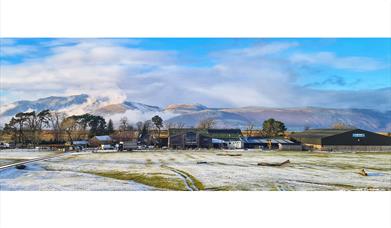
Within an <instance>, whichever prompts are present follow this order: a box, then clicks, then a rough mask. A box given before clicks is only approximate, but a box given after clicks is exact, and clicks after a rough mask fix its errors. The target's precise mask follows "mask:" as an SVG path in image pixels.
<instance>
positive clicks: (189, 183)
mask: <svg viewBox="0 0 391 228" xmlns="http://www.w3.org/2000/svg"><path fill="white" fill-rule="evenodd" d="M162 167H164V168H167V169H169V170H171V171H172V172H174V173H175V174H177V175H178V176H179V177H180V178H181V179H182V180H183V182H184V183H185V185H186V188H187V189H188V190H189V191H199V189H198V188H197V186H196V185H195V184H194V181H193V179H192V178H191V177H189V176H188V175H187V173H185V172H183V171H182V170H179V169H175V168H172V167H168V166H162Z"/></svg>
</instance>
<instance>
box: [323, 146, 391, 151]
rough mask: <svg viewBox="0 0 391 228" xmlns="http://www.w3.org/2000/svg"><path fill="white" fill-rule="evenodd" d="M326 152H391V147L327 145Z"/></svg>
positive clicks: (324, 148)
mask: <svg viewBox="0 0 391 228" xmlns="http://www.w3.org/2000/svg"><path fill="white" fill-rule="evenodd" d="M322 150H324V151H335V152H338V151H340V152H391V146H365V145H361V146H360V145H359V146H348V145H327V146H323V147H322Z"/></svg>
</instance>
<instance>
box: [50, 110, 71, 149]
mask: <svg viewBox="0 0 391 228" xmlns="http://www.w3.org/2000/svg"><path fill="white" fill-rule="evenodd" d="M66 117H67V116H66V114H65V113H63V112H51V113H50V118H49V121H50V125H51V126H52V129H53V135H54V140H55V141H56V142H59V141H60V138H61V135H62V132H63V129H62V127H61V123H62V122H63V121H64V120H65V118H66Z"/></svg>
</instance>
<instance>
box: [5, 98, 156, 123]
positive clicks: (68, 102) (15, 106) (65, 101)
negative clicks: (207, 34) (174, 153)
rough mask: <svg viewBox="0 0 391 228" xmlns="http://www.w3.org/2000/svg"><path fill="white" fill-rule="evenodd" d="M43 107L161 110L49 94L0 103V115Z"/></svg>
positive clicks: (104, 111) (108, 111) (81, 111)
mask: <svg viewBox="0 0 391 228" xmlns="http://www.w3.org/2000/svg"><path fill="white" fill-rule="evenodd" d="M45 109H49V110H52V111H60V112H65V113H67V114H69V115H79V114H84V113H91V114H101V115H104V116H107V115H111V114H116V113H124V112H126V111H127V110H137V111H140V112H142V113H144V112H157V111H161V109H160V108H159V107H156V106H151V105H145V104H141V103H137V102H130V101H124V102H122V103H115V102H112V101H111V100H110V99H109V98H107V97H91V96H89V95H86V94H80V95H74V96H67V97H59V96H51V97H46V98H41V99H38V100H35V101H26V100H23V101H17V102H14V103H11V104H5V105H1V106H0V117H7V116H14V115H15V114H17V113H19V112H27V111H31V110H35V111H38V112H39V111H42V110H45Z"/></svg>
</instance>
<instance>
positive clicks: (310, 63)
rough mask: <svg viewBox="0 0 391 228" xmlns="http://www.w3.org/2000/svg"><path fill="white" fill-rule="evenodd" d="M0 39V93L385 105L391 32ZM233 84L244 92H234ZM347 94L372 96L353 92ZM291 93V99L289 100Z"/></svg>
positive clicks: (6, 97) (11, 96) (7, 96)
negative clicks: (355, 35)
mask: <svg viewBox="0 0 391 228" xmlns="http://www.w3.org/2000/svg"><path fill="white" fill-rule="evenodd" d="M0 41H1V57H0V61H1V65H2V68H1V81H2V85H1V87H0V89H1V90H0V96H1V101H2V103H8V102H13V101H16V100H21V99H36V98H39V97H42V96H49V95H70V94H77V93H88V94H92V95H96V94H98V95H100V96H109V97H112V98H113V101H119V100H121V99H122V100H124V99H126V100H134V101H139V102H145V103H149V104H153V105H160V106H165V105H168V104H171V103H206V105H209V106H216V107H227V106H234V107H235V106H275V107H279V106H281V107H286V106H327V107H336V108H338V107H347V108H379V109H387V105H388V104H389V97H388V96H389V95H390V92H389V91H390V87H391V71H390V59H391V51H390V50H391V39H386V38H382V39H377V38H351V39H346V38H345V39H325V38H303V39H298V38H259V39H253V38H219V39H216V38H131V39H123V38H121V39H75V38H72V39H1V40H0ZM75 81H79V82H80V83H77V82H75ZM91 81H93V82H95V83H93V84H91V83H90V82H91ZM59 84H63V85H62V86H60V85H59ZM270 85H273V86H274V87H275V88H276V89H277V90H278V92H279V93H278V97H280V98H276V97H277V95H276V92H275V91H273V90H271V89H270ZM235 89H241V92H242V94H243V96H246V97H245V98H242V97H240V96H237V95H232V93H233V94H235ZM97 91H102V92H103V93H102V92H97ZM157 91H159V92H160V93H161V94H157ZM349 94H354V96H355V97H357V94H359V96H371V97H373V99H367V98H365V99H362V102H359V101H356V100H355V99H354V97H350V96H353V95H349ZM327 96H328V97H329V99H328V100H327V98H325V97H327ZM290 97H296V98H297V100H295V102H288V101H287V99H288V98H290ZM163 98H164V99H163ZM364 102H367V103H364ZM374 102H376V103H378V104H379V102H380V105H381V106H380V107H379V105H374V104H373V103H374ZM388 108H389V107H388Z"/></svg>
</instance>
